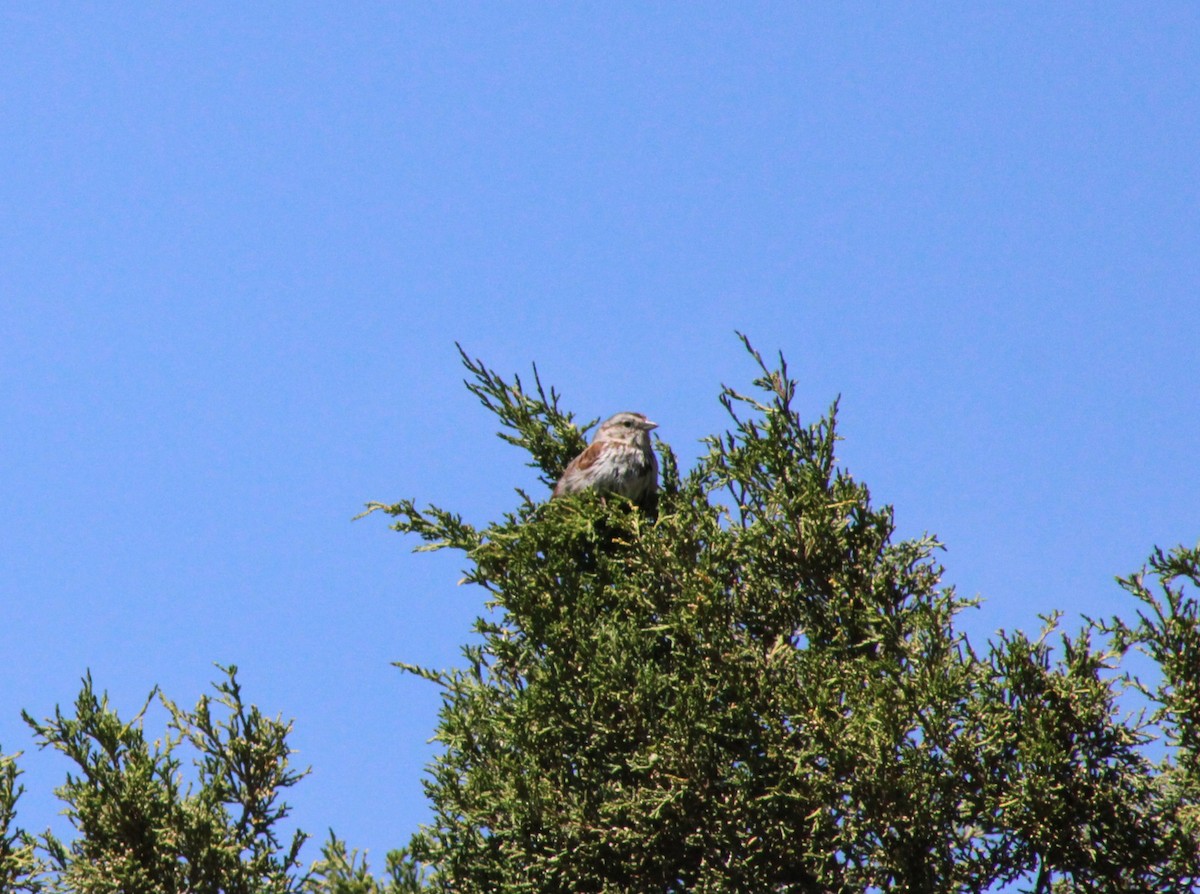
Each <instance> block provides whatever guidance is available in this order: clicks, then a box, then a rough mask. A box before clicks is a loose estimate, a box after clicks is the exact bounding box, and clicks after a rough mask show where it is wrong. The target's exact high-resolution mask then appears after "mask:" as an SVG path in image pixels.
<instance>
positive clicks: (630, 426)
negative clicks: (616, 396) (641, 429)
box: [621, 419, 633, 428]
mask: <svg viewBox="0 0 1200 894" xmlns="http://www.w3.org/2000/svg"><path fill="white" fill-rule="evenodd" d="M621 424H622V425H623V426H625V427H626V428H633V423H632V422H630V421H629V420H628V419H626V420H625V421H624V422H622V423H621Z"/></svg>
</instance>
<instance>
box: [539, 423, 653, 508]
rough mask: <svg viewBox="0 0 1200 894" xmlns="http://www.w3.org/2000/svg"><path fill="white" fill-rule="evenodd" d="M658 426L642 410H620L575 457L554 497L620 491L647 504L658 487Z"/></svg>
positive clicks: (636, 501) (638, 501)
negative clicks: (654, 440)
mask: <svg viewBox="0 0 1200 894" xmlns="http://www.w3.org/2000/svg"><path fill="white" fill-rule="evenodd" d="M656 428H658V423H655V422H651V421H650V420H649V419H647V418H646V417H645V416H643V415H642V414H641V413H618V414H617V415H616V416H613V417H612V418H611V419H608V420H606V421H605V422H604V423H603V424H602V425H601V426H600V428H599V429H597V431H596V437H595V438H593V439H592V443H591V444H590V445H588V447H587V449H586V450H584V451H583V453H581V454H579V456H577V457H575V458H574V459H573V460H571V463H570V465H568V466H567V469H566V471H565V472H563V473H562V477H561V478H559V479H558V484H556V485H554V494H553V496H552V498H553V497H561V496H562V495H563V494H574V493H578V492H579V491H582V490H597V491H601V492H603V493H611V494H620V495H621V496H623V497H626V498H628V499H630V500H633V501H634V502H635V503H638V504H640V505H645V504H646V503H647V502H648V501H651V500H652V499H653V497H654V494H655V491H657V490H658V458H657V457H656V456H655V455H654V451H653V450H652V449H651V448H650V432H651V431H652V430H653V429H656Z"/></svg>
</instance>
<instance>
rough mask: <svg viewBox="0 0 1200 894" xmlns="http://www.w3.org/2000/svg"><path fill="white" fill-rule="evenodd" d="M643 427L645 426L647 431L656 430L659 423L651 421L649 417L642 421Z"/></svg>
mask: <svg viewBox="0 0 1200 894" xmlns="http://www.w3.org/2000/svg"><path fill="white" fill-rule="evenodd" d="M642 428H644V429H645V430H646V431H654V429H656V428H658V423H657V422H651V421H650V420H649V419H647V420H646V421H645V422H643V423H642Z"/></svg>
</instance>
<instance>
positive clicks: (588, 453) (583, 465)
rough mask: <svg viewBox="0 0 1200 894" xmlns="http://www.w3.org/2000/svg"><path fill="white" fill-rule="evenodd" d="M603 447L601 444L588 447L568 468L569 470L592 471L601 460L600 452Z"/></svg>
mask: <svg viewBox="0 0 1200 894" xmlns="http://www.w3.org/2000/svg"><path fill="white" fill-rule="evenodd" d="M603 446H604V445H603V444H600V443H596V444H590V445H588V448H587V449H586V450H584V451H583V453H581V454H579V456H577V457H575V458H574V459H573V460H571V465H569V466H567V468H568V469H571V468H575V469H590V468H591V467H592V466H594V465H595V464H596V460H598V459H599V458H600V450H601V448H602V447H603Z"/></svg>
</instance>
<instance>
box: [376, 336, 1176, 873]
mask: <svg viewBox="0 0 1200 894" xmlns="http://www.w3.org/2000/svg"><path fill="white" fill-rule="evenodd" d="M746 347H747V349H748V350H749V351H750V353H751V355H752V356H753V358H754V360H755V361H756V363H757V364H758V367H759V376H758V378H757V379H756V380H755V382H754V385H755V388H756V389H757V392H756V394H743V393H739V392H736V391H734V390H732V389H729V388H726V389H724V390H723V392H722V394H721V401H722V403H723V404H724V406H725V407H726V409H727V410H728V411H729V414H730V417H731V420H732V426H731V430H730V431H729V432H727V433H726V434H723V435H720V436H716V437H712V438H709V439H708V440H707V448H708V450H707V453H706V454H705V455H704V456H703V457H702V458H701V459H700V460H699V462H698V464H697V465H696V467H695V468H694V469H693V470H691V471H690V472H688V473H687V474H686V475H683V474H681V473H680V471H679V469H678V465H677V462H676V460H675V456H674V454H673V453H672V451H671V449H670V448H669V447H668V446H667V445H665V444H659V446H658V449H659V451H660V457H661V466H662V470H663V481H662V494H661V499H660V501H659V507H658V514H657V518H656V519H650V518H647V517H646V516H645V515H644V514H642V513H641V512H639V511H638V510H637V509H636V508H635V507H633V506H631V505H629V504H627V503H624V502H623V501H621V500H619V499H616V498H613V497H608V498H602V497H600V496H597V495H595V494H583V495H581V496H578V497H572V498H565V499H559V500H554V501H546V500H544V499H541V498H540V495H539V498H531V497H530V496H528V495H525V494H521V498H522V501H521V504H520V505H519V506H518V507H517V508H516V510H515V511H514V512H512V513H511V514H508V515H506V516H505V517H504V518H503V519H501V520H500V521H498V522H496V523H494V524H491V525H488V526H487V527H485V528H481V529H477V528H475V527H473V526H471V525H469V524H467V523H466V522H464V521H463V520H462V518H461V517H460V516H458V515H456V514H454V513H452V512H448V511H445V510H442V509H439V508H436V507H430V508H428V509H424V510H421V509H418V508H417V506H416V505H415V504H414V502H412V501H403V502H400V503H397V504H395V505H390V506H383V505H380V504H372V505H370V506H369V510H383V511H386V512H387V513H389V514H391V515H392V516H394V517H395V519H396V522H395V525H394V526H395V528H396V529H397V530H399V531H402V532H409V533H415V534H417V535H419V536H420V537H421V538H422V539H423V540H424V541H425V544H424V545H423V546H422V547H420V549H442V548H451V549H456V550H459V551H461V552H462V553H463V554H464V555H465V557H466V559H467V562H468V563H469V564H468V568H467V570H466V572H465V574H466V577H465V579H466V581H468V582H470V583H472V584H476V585H478V586H480V587H482V588H483V589H484V590H485V591H486V592H487V593H488V595H489V602H488V607H489V610H490V611H489V613H488V614H486V615H485V616H484V617H481V618H480V619H479V620H478V621H477V623H476V625H475V631H476V633H477V634H478V638H479V641H478V642H477V643H475V644H471V645H468V646H466V647H464V650H463V653H464V656H465V659H466V662H465V667H463V668H461V669H458V670H451V671H439V670H433V669H427V668H420V667H415V666H412V665H407V664H402V665H401V666H402V667H404V668H405V669H406V670H408V671H411V672H412V673H415V674H418V675H420V676H422V677H424V678H426V679H428V680H431V681H433V682H435V683H436V684H437V685H439V686H440V687H442V689H443V692H444V696H443V699H444V703H443V708H442V711H441V716H440V722H439V725H438V732H437V738H438V740H439V741H440V743H441V745H442V751H441V754H440V755H439V756H438V758H437V760H436V762H435V763H434V765H433V766H432V767H431V775H430V778H429V779H428V781H427V784H426V789H427V793H428V796H429V799H430V801H431V803H432V806H433V811H434V818H433V821H432V823H431V824H430V825H429V826H428V827H427V828H424V829H423V830H422V831H421V832H420V833H419V834H418V835H417V836H415V838H414V839H413V842H412V855H413V857H414V858H415V859H416V860H418V861H421V862H423V863H424V864H426V865H427V866H428V867H429V868H430V869H432V875H431V876H429V877H428V878H427V879H426V882H425V883H426V884H427V885H428V886H429V887H431V888H432V889H434V890H443V891H454V892H618V891H637V892H651V891H654V892H669V891H680V892H684V891H686V892H739V891H754V892H784V891H787V892H863V891H870V890H877V891H895V892H943V891H945V892H951V891H953V892H968V891H985V890H989V889H995V888H998V887H1000V886H1003V885H1005V884H1008V883H1013V882H1017V881H1021V882H1023V883H1025V884H1027V885H1029V886H1031V890H1036V891H1039V892H1043V891H1050V890H1056V891H1162V892H1168V891H1170V892H1179V891H1185V890H1188V889H1189V886H1190V885H1191V884H1192V883H1193V882H1194V880H1195V879H1196V877H1197V873H1198V868H1197V867H1198V848H1197V843H1198V837H1197V822H1198V815H1197V804H1198V803H1200V801H1198V799H1197V795H1198V794H1200V792H1198V791H1197V780H1198V778H1200V777H1198V775H1197V766H1196V765H1197V759H1196V756H1195V755H1196V753H1197V751H1196V746H1197V742H1196V722H1197V721H1196V718H1197V717H1200V711H1198V708H1200V696H1198V695H1197V693H1198V690H1200V684H1198V683H1197V680H1198V679H1200V638H1198V637H1200V633H1198V629H1200V628H1198V625H1197V618H1196V603H1195V601H1194V599H1191V598H1188V597H1186V596H1185V595H1184V594H1183V592H1182V590H1181V589H1179V588H1178V587H1177V586H1175V585H1173V583H1172V582H1173V581H1179V580H1187V581H1190V582H1191V583H1192V584H1193V585H1195V584H1197V583H1198V582H1200V573H1198V571H1200V568H1198V553H1197V551H1194V550H1193V551H1185V550H1180V551H1176V552H1175V553H1172V554H1171V555H1164V554H1161V553H1160V554H1156V555H1155V557H1154V559H1153V560H1152V563H1151V565H1152V569H1153V570H1154V572H1155V573H1156V574H1157V575H1158V576H1159V578H1160V581H1161V582H1162V584H1163V586H1164V587H1165V590H1164V593H1165V599H1159V598H1157V597H1155V596H1154V595H1152V593H1151V591H1150V589H1149V588H1148V587H1147V586H1146V584H1145V583H1144V578H1143V576H1142V575H1138V576H1136V577H1134V578H1131V579H1129V580H1128V581H1126V585H1127V586H1128V587H1129V588H1130V589H1131V590H1133V592H1134V594H1135V595H1136V596H1137V597H1138V598H1139V599H1140V600H1141V601H1142V602H1143V603H1144V605H1145V606H1147V607H1148V608H1149V611H1143V613H1142V614H1141V615H1140V617H1139V623H1138V624H1137V625H1136V626H1133V627H1129V626H1126V625H1124V624H1122V623H1121V622H1119V621H1114V622H1111V623H1109V624H1090V625H1089V626H1088V627H1086V628H1085V629H1084V630H1083V631H1081V632H1080V633H1079V634H1078V635H1075V636H1070V635H1067V634H1065V633H1061V632H1060V631H1058V630H1057V621H1056V619H1054V618H1051V619H1047V622H1046V626H1045V629H1044V630H1042V632H1041V634H1040V635H1039V636H1038V637H1037V638H1034V639H1030V638H1028V637H1026V636H1024V635H1021V634H1014V635H1005V634H1001V635H1000V636H998V637H997V638H996V640H995V641H994V642H992V643H990V644H989V645H988V647H987V648H986V650H984V651H983V652H982V653H978V652H977V651H976V650H975V649H974V648H973V647H972V645H971V644H970V643H969V642H968V641H967V639H966V637H965V636H963V635H962V634H961V633H959V632H957V631H956V630H955V628H954V619H955V615H956V614H957V613H958V612H959V611H961V610H962V609H963V608H964V607H965V606H967V605H969V604H970V601H969V600H965V599H963V598H961V597H959V596H958V595H957V594H956V593H955V592H954V591H953V590H952V589H951V588H949V587H945V586H943V585H942V584H941V582H940V581H941V575H942V569H941V567H940V566H939V565H938V564H937V562H936V561H935V560H934V554H935V550H937V548H938V543H937V542H936V540H934V539H933V538H932V537H923V538H919V539H913V540H898V539H896V538H895V536H894V534H895V526H894V521H893V513H892V510H891V508H890V507H887V506H883V507H877V506H875V505H874V504H873V503H872V501H871V499H870V494H869V492H868V490H867V488H866V486H864V485H863V484H862V483H860V482H858V481H856V480H854V479H853V478H852V477H851V476H850V475H849V474H848V473H846V472H845V471H844V470H842V469H840V468H839V467H838V465H837V462H836V459H835V450H834V448H835V444H836V442H837V440H838V438H837V435H836V411H837V407H836V404H835V405H834V406H833V407H831V408H830V410H829V412H828V414H827V415H825V416H824V417H822V418H819V419H817V420H816V421H814V422H812V423H807V424H806V423H805V422H803V421H802V419H801V417H800V415H799V414H798V412H797V410H796V409H795V407H794V399H795V391H796V386H795V383H794V382H793V381H792V380H791V379H790V378H789V376H788V372H787V368H786V365H785V364H784V362H783V360H782V358H780V362H779V365H778V368H771V367H769V366H767V365H766V364H765V363H764V362H763V360H762V358H761V357H760V356H759V355H758V354H757V353H756V352H754V351H753V349H752V348H751V347H750V345H749V344H748V343H747V344H746ZM463 360H464V363H465V364H466V366H467V368H468V370H469V372H470V374H471V376H472V380H471V381H469V382H468V387H469V388H470V389H471V390H472V391H473V392H474V393H475V394H476V395H477V396H478V397H479V398H480V399H481V401H482V402H483V404H484V405H485V406H486V407H487V408H488V409H490V410H491V411H493V412H494V413H495V414H496V415H497V416H498V417H499V420H500V423H501V424H502V426H503V428H504V431H503V433H502V435H501V437H503V438H504V439H505V440H507V441H509V442H510V443H512V444H514V445H517V446H518V447H521V448H523V449H524V450H525V451H527V452H528V454H529V455H530V457H531V463H530V464H531V465H533V466H534V467H536V468H537V469H539V470H540V472H541V473H542V482H543V483H544V484H546V485H547V486H549V485H550V484H552V483H553V481H554V480H555V479H556V478H557V476H558V475H559V474H560V473H561V471H562V470H563V468H564V467H565V466H566V464H567V462H568V461H569V460H570V459H571V457H572V456H573V455H574V454H575V453H576V452H578V450H579V449H581V447H582V446H583V444H584V443H585V439H584V432H583V431H580V430H578V429H577V428H576V427H575V426H574V425H573V421H572V416H571V414H569V413H566V412H564V411H563V410H562V409H560V406H559V396H558V395H557V394H556V393H555V392H554V391H553V390H551V391H550V393H549V394H547V393H546V391H545V390H544V389H543V387H542V385H541V382H540V381H539V380H538V379H537V375H536V370H535V378H534V385H535V387H534V388H533V389H532V390H531V391H530V390H526V389H525V388H524V387H523V386H522V383H521V381H520V379H519V378H514V380H513V381H512V382H511V383H509V382H506V381H505V380H503V379H502V378H501V377H500V376H498V375H496V374H495V373H494V372H492V371H490V370H489V369H487V368H486V367H485V366H484V365H483V364H482V363H481V362H479V361H477V360H472V359H470V358H469V357H467V356H466V355H465V354H464V356H463ZM585 430H586V427H585ZM1097 633H1107V634H1109V639H1110V640H1111V642H1110V644H1109V645H1106V646H1105V647H1104V648H1096V647H1094V646H1093V644H1092V641H1093V638H1094V636H1095V635H1096V634H1097ZM1054 639H1057V642H1058V648H1057V649H1054V648H1052V640H1054ZM1135 646H1140V647H1142V648H1144V649H1145V650H1146V651H1148V652H1149V654H1150V655H1151V656H1152V657H1153V658H1155V660H1157V661H1158V662H1159V663H1160V665H1161V666H1162V668H1163V670H1164V679H1163V681H1162V683H1161V685H1159V686H1158V687H1157V688H1156V689H1153V690H1150V689H1145V688H1144V687H1143V691H1144V692H1145V694H1146V695H1147V696H1148V697H1149V698H1150V699H1151V700H1152V701H1153V703H1154V711H1153V713H1152V714H1151V715H1150V716H1149V717H1145V718H1142V719H1140V720H1135V721H1127V720H1123V719H1122V715H1121V714H1120V706H1119V704H1118V700H1119V699H1120V697H1121V696H1122V694H1123V693H1124V692H1125V691H1126V688H1127V685H1128V684H1127V683H1125V682H1123V679H1122V678H1121V677H1120V676H1119V675H1118V674H1117V673H1116V667H1117V662H1118V661H1119V659H1120V657H1121V656H1122V655H1123V654H1124V653H1125V651H1127V650H1128V649H1130V648H1132V647H1135ZM1155 736H1160V737H1166V739H1167V740H1168V742H1169V743H1170V745H1171V747H1170V748H1169V750H1168V752H1167V756H1166V757H1165V758H1163V759H1161V760H1160V761H1159V762H1157V763H1156V762H1155V761H1153V760H1152V759H1151V758H1150V757H1149V756H1148V755H1147V751H1146V747H1145V746H1146V744H1147V743H1148V742H1149V741H1151V739H1152V738H1153V737H1155Z"/></svg>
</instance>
